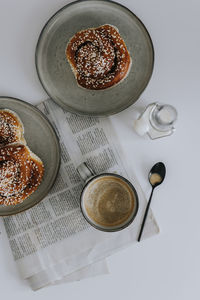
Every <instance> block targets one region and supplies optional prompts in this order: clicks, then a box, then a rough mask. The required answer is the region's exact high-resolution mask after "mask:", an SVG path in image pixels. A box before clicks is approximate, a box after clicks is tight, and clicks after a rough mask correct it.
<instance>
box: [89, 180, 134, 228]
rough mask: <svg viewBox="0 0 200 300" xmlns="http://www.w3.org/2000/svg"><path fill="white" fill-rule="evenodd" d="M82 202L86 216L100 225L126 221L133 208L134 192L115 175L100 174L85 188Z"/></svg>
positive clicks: (114, 224) (110, 225) (113, 224)
mask: <svg viewBox="0 0 200 300" xmlns="http://www.w3.org/2000/svg"><path fill="white" fill-rule="evenodd" d="M83 203H84V207H85V210H86V213H87V215H88V217H89V218H90V219H91V220H92V221H94V222H95V223H97V224H98V225H100V226H105V227H113V226H117V225H120V224H123V223H124V222H126V221H127V220H128V219H129V218H130V217H131V215H132V214H133V210H134V208H135V194H134V192H133V190H132V189H131V187H130V186H129V184H128V183H126V182H125V181H123V179H120V178H118V177H115V176H107V175H106V176H102V177H100V178H97V179H95V180H94V181H93V182H91V183H90V184H89V186H88V187H87V188H86V190H85V192H84V195H83Z"/></svg>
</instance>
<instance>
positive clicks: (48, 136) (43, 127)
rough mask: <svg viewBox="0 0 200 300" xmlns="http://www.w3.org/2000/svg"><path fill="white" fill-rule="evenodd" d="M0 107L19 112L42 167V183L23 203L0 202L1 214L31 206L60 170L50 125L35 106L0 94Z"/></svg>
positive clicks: (28, 141)
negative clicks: (43, 169)
mask: <svg viewBox="0 0 200 300" xmlns="http://www.w3.org/2000/svg"><path fill="white" fill-rule="evenodd" d="M0 108H8V109H11V110H13V111H14V112H16V113H17V114H18V115H19V117H20V119H21V120H22V122H23V124H24V131H25V134H24V136H25V139H26V141H27V145H28V146H29V147H30V149H31V150H32V151H33V152H34V153H35V154H37V155H38V156H39V157H40V158H41V160H42V161H43V163H44V167H45V173H44V177H43V180H42V182H41V184H40V185H39V187H38V189H37V190H36V191H35V192H34V193H33V194H32V195H31V196H29V197H28V198H27V199H25V200H24V202H22V203H20V204H17V205H15V206H3V205H0V216H8V215H13V214H16V213H19V212H22V211H24V210H26V209H28V208H30V207H32V206H34V205H35V204H37V203H39V202H40V201H41V200H42V199H43V198H44V197H45V196H46V195H47V193H48V192H49V190H50V189H51V187H52V185H53V183H54V181H55V179H56V176H57V173H58V170H59V166H60V146H59V141H58V138H57V136H56V133H55V131H54V129H53V127H52V126H51V124H50V123H49V121H48V120H47V119H46V117H45V116H44V115H43V114H42V113H41V112H40V111H39V110H38V109H37V108H36V107H34V106H32V105H31V104H28V103H26V102H24V101H21V100H18V99H14V98H8V97H0Z"/></svg>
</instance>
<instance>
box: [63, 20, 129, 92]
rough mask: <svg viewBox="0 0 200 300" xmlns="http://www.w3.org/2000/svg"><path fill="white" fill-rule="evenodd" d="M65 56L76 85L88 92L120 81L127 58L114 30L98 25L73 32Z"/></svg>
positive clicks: (124, 47)
mask: <svg viewBox="0 0 200 300" xmlns="http://www.w3.org/2000/svg"><path fill="white" fill-rule="evenodd" d="M66 57H67V59H68V61H69V63H70V66H71V68H72V71H73V73H74V75H75V78H76V80H77V83H78V84H79V85H80V86H82V87H84V88H86V89H90V90H102V89H106V88H109V87H112V86H114V85H116V84H117V83H119V82H120V81H122V80H123V79H124V78H125V77H126V76H127V74H128V72H129V70H130V66H131V57H130V54H129V52H128V50H127V48H126V45H125V42H124V41H123V39H122V37H121V36H120V34H119V31H118V29H117V28H116V27H114V26H112V25H108V24H106V25H102V26H100V27H97V28H89V29H86V30H82V31H79V32H77V33H76V34H75V35H74V36H73V37H72V38H71V39H70V41H69V43H68V45H67V48H66Z"/></svg>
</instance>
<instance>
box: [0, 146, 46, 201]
mask: <svg viewBox="0 0 200 300" xmlns="http://www.w3.org/2000/svg"><path fill="white" fill-rule="evenodd" d="M43 174H44V166H43V163H42V161H41V160H40V158H39V157H37V156H36V155H35V154H34V153H32V152H31V151H30V149H29V148H28V147H27V146H25V145H24V144H19V143H15V144H11V145H7V146H4V147H2V148H0V204H2V205H7V206H8V205H16V204H18V203H21V202H22V201H24V200H25V199H26V198H27V197H28V196H30V195H31V194H32V193H33V192H34V191H35V190H36V189H37V188H38V186H39V184H40V183H41V181H42V177H43Z"/></svg>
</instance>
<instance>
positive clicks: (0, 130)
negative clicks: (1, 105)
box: [0, 109, 26, 147]
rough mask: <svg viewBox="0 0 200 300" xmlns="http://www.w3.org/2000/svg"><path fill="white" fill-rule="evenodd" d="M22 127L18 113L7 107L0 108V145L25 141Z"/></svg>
mask: <svg viewBox="0 0 200 300" xmlns="http://www.w3.org/2000/svg"><path fill="white" fill-rule="evenodd" d="M23 134H24V127H23V124H22V121H21V120H20V118H19V117H18V115H17V114H16V113H15V112H14V111H12V110H9V109H1V110H0V147H2V146H5V145H8V144H11V143H16V142H20V143H26V142H25V140H24V137H23Z"/></svg>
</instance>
